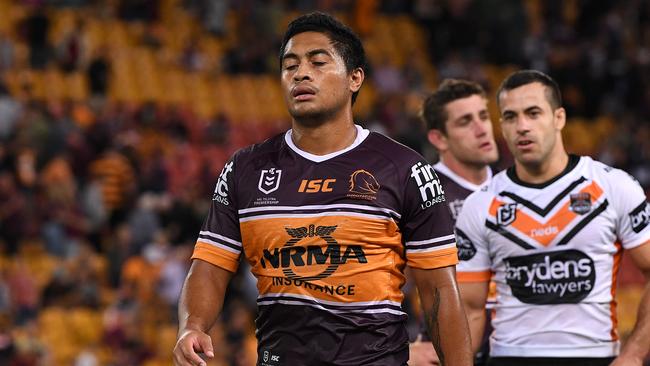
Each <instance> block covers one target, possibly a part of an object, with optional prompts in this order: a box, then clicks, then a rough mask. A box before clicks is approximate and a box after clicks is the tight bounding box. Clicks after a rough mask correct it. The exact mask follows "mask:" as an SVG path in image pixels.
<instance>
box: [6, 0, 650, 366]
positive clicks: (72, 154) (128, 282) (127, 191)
mask: <svg viewBox="0 0 650 366" xmlns="http://www.w3.org/2000/svg"><path fill="white" fill-rule="evenodd" d="M314 9H319V10H323V11H328V12H331V13H333V14H337V15H338V16H340V17H343V18H345V19H347V20H348V23H349V24H353V25H354V26H355V29H356V30H357V31H358V32H359V33H360V34H361V35H362V36H363V37H364V40H367V41H368V53H369V55H370V58H371V62H372V64H371V65H370V74H369V75H370V78H369V80H368V84H369V85H366V86H364V88H363V89H362V90H361V93H360V103H359V108H358V115H357V119H358V121H359V123H360V124H362V125H365V126H367V127H369V128H371V129H373V130H378V131H382V132H384V133H386V134H388V135H389V136H392V137H394V138H396V139H397V140H398V141H401V142H403V143H405V144H407V145H409V146H411V147H413V148H414V149H416V150H418V151H420V152H422V153H424V154H425V155H426V156H428V157H430V158H431V159H435V156H433V154H432V151H433V150H432V149H431V148H430V147H429V146H428V142H427V141H426V136H425V134H424V132H423V128H422V127H421V126H420V120H419V116H418V113H419V108H420V105H421V101H422V97H423V95H424V93H426V92H428V91H429V90H431V89H432V88H433V86H435V83H436V82H437V81H438V80H442V79H443V78H448V77H459V78H465V79H472V80H476V81H479V82H481V83H482V84H483V85H484V86H485V88H486V89H487V90H488V93H490V95H491V96H493V93H494V91H495V90H496V87H497V85H498V82H500V79H501V78H502V76H503V75H505V74H506V73H507V72H509V71H510V70H513V69H515V68H520V67H531V68H535V69H539V70H542V71H545V72H547V73H549V74H550V75H552V76H553V77H554V78H555V79H556V80H557V81H558V83H559V84H560V85H561V86H562V88H563V90H562V92H563V95H564V96H565V106H566V107H567V109H568V115H570V116H573V117H574V118H573V119H572V120H571V121H569V126H568V127H567V134H568V136H567V138H566V140H567V142H568V144H569V150H570V151H573V152H576V153H581V154H589V155H592V156H594V157H596V158H598V159H599V160H601V161H603V162H605V163H607V164H610V165H612V166H615V167H618V168H622V169H624V170H626V171H628V172H630V173H631V174H632V175H634V176H635V177H636V178H637V179H638V180H639V181H640V182H641V184H642V185H643V187H644V188H645V189H646V194H648V193H650V123H649V122H650V107H649V106H650V1H644V0H629V1H582V0H572V1H542V0H537V1H528V2H520V1H516V0H487V1H483V0H482V1H476V0H474V1H472V0H455V1H442V0H440V1H426V0H413V1H397V0H394V1H390V0H385V1H376V0H363V1H358V2H352V1H344V0H339V1H336V0H329V1H328V0H320V1H316V0H311V1H310V0H301V1H300V0H295V1H289V0H285V1H282V0H279V1H254V0H247V1H226V0H221V1H216V0H212V1H208V0H185V1H180V0H178V1H176V0H138V1H125V0H123V1H119V0H115V1H101V0H96V1H91V0H0V251H1V254H0V364H2V365H5V364H6V365H44V364H52V365H59V364H74V365H79V366H90V365H99V364H104V365H166V364H169V359H170V354H171V350H172V348H173V344H174V342H175V337H176V330H175V327H176V303H177V300H178V296H179V292H180V289H181V286H182V281H183V279H184V277H185V274H186V271H187V269H188V268H189V261H188V258H189V255H190V253H191V250H192V247H193V245H194V242H195V240H196V235H197V233H198V231H199V228H200V226H201V223H202V222H201V221H202V219H203V217H205V214H206V212H207V208H208V205H209V203H210V197H211V195H212V192H213V190H214V184H215V182H216V178H217V176H218V174H219V172H220V170H221V168H222V166H223V164H224V162H225V161H226V159H227V158H228V157H229V156H230V155H231V154H232V153H233V152H234V151H235V150H236V149H238V148H239V147H242V146H245V145H248V144H251V143H255V142H259V141H262V140H263V139H265V138H266V137H269V136H272V135H273V134H275V133H278V132H280V131H282V130H283V129H284V128H286V127H287V126H288V123H287V122H288V116H283V115H281V114H280V115H278V114H277V113H271V112H272V111H274V109H273V108H276V107H272V106H268V105H261V104H260V105H255V104H247V103H246V101H243V100H241V99H240V98H239V97H238V95H239V94H238V93H239V92H241V93H242V94H243V93H250V92H251V90H242V89H232V90H227V91H226V93H225V94H228V95H225V94H224V95H223V96H224V98H217V97H216V96H215V95H213V96H212V98H207V100H206V101H205V102H201V103H203V104H201V103H198V102H197V101H194V100H193V101H192V102H191V103H187V102H183V101H184V99H182V98H183V96H181V97H179V98H180V99H179V100H180V101H179V100H175V99H173V98H172V97H169V98H170V99H166V98H167V96H168V95H171V94H174V93H177V92H178V91H175V90H172V89H173V88H170V89H165V88H163V87H162V86H161V85H157V89H160V90H155V92H150V91H148V90H147V86H146V85H145V86H142V85H133V84H132V83H130V82H129V80H125V78H123V77H121V76H120V73H121V72H122V71H121V68H120V67H121V66H120V65H119V64H120V62H122V61H121V60H120V55H121V54H122V53H121V52H122V51H123V50H124V49H125V48H126V49H128V48H132V49H136V50H145V51H146V53H147V54H153V55H155V63H156V64H164V65H171V66H170V67H173V68H174V70H179V72H180V73H181V75H183V78H182V80H194V79H192V77H193V76H196V75H199V76H200V77H201V78H203V77H205V78H209V80H211V81H214V82H215V83H216V82H219V80H221V79H223V78H232V80H234V82H235V83H236V82H238V81H239V80H248V79H245V78H246V77H250V78H256V79H254V80H266V79H264V78H269V77H270V78H271V80H277V79H279V78H278V66H279V65H278V61H277V51H278V48H279V47H278V45H279V39H278V37H279V36H280V31H279V30H280V29H281V28H282V27H283V26H284V22H285V21H286V19H288V18H289V17H290V15H291V14H296V13H301V12H306V11H311V10H314ZM493 9H499V11H492V10H493ZM176 16H178V17H180V18H183V19H186V20H188V21H190V22H191V24H189V23H181V24H177V25H179V26H181V27H183V26H187V27H188V28H192V29H193V31H192V32H190V33H189V34H188V35H187V37H185V38H184V39H182V42H181V43H180V44H177V43H178V42H177V40H175V39H174V37H173V34H174V32H175V29H169V25H170V24H171V23H170V21H171V20H170V19H173V18H175V17H176ZM62 19H66V21H67V20H70V21H67V23H65V22H62V21H61V20H62ZM93 19H101V20H102V21H103V22H109V23H110V24H113V25H117V26H121V27H126V28H127V29H135V30H134V31H133V32H131V33H129V34H128V37H127V38H128V44H120V42H121V41H120V40H119V39H117V40H114V39H112V38H110V37H109V36H107V35H104V34H103V33H100V34H102V36H101V37H96V36H92V35H93V34H94V32H95V30H93V29H95V28H94V27H95V25H94V23H93ZM404 19H406V21H407V24H408V25H409V27H408V28H405V29H415V33H414V34H415V35H422V41H423V43H422V45H423V46H424V47H423V48H422V49H418V48H417V47H414V48H411V49H407V48H393V47H389V46H390V45H394V44H395V42H396V40H395V39H397V43H400V42H399V41H402V40H401V38H400V34H399V33H398V34H392V35H387V34H386V32H385V31H381V32H380V30H381V29H383V30H385V29H386V28H384V27H383V26H382V25H385V24H390V25H391V27H393V28H389V29H394V30H399V29H402V28H400V27H401V24H404ZM62 23H65V24H67V25H66V26H61V24H62ZM396 24H397V25H396ZM190 25H191V26H190ZM116 29H117V28H116ZM178 32H182V31H181V30H178ZM95 33H96V32H95ZM109 33H110V32H109ZM102 37H103V38H102ZM382 37H394V39H391V41H390V42H389V41H385V39H384V38H382ZM98 40H101V41H98ZM93 42H95V43H93ZM211 42H212V43H211ZM214 42H216V43H215V44H218V47H217V48H218V50H217V51H214V52H213V51H212V48H210V47H207V46H206V45H210V44H213V43H214ZM404 42H405V43H406V41H405V40H404ZM416 46H417V44H416ZM400 52H401V53H400ZM138 65H141V64H139V63H136V64H135V66H134V65H131V66H129V67H131V68H132V70H131V71H130V72H131V74H128V76H129V77H133V78H138V77H139V75H137V74H140V73H143V74H144V73H146V72H148V71H147V70H144V69H143V70H141V69H139V68H138V67H139V66H138ZM155 70H159V71H160V70H163V68H161V67H158V68H157V69H155ZM39 75H41V76H42V75H50V76H51V75H54V76H55V77H52V78H48V77H45V78H44V79H38V77H40V76H39ZM251 75H252V76H251ZM152 77H153V78H154V80H156V78H159V77H160V75H158V76H152ZM39 80H40V81H39ZM56 80H71V81H70V82H65V83H61V82H55V81H56ZM74 80H77V81H79V82H80V84H79V83H78V84H74V83H75V81H74ZM138 80H140V79H138ZM183 82H185V81H183ZM73 85H77V89H74V87H73ZM166 85H171V86H175V84H174V83H173V82H172V83H170V84H166ZM247 85H249V86H251V85H252V86H253V87H254V86H255V85H260V84H256V83H252V84H247ZM154 86H156V84H155V83H154ZM67 87H70V88H71V89H70V91H68V90H67V89H66V90H52V89H58V88H67ZM129 88H133V89H138V88H139V89H140V90H139V92H130V91H129ZM179 88H180V85H179ZM185 88H186V89H183V90H189V89H192V86H189V87H188V86H186V87H185ZM75 90H76V91H75ZM256 92H260V93H262V94H265V93H268V94H272V93H273V91H272V90H270V89H269V90H266V89H264V90H260V91H256ZM258 97H259V96H258ZM268 100H269V101H270V103H280V104H281V103H282V100H281V99H278V98H275V99H268ZM195 102H196V103H195ZM492 103H494V101H492ZM206 104H207V105H206ZM229 104H241V105H239V106H238V107H237V108H240V109H244V111H241V110H239V109H232V108H235V107H233V106H232V105H229ZM493 105H494V104H493ZM278 107H280V109H282V105H279V106H278ZM247 110H249V111H247ZM250 110H253V111H250ZM257 110H259V111H257ZM269 111H271V112H269ZM267 112H268V113H267ZM491 112H492V113H493V121H494V122H495V128H497V129H498V118H496V114H495V113H496V109H495V108H493V110H492V111H491ZM267 114H268V117H266V115H267ZM498 135H499V134H498V133H497V136H498ZM502 147H503V146H502ZM501 151H502V153H503V154H504V157H503V158H502V160H501V161H500V162H499V166H500V167H505V166H508V165H509V164H510V163H511V159H510V158H509V157H508V156H507V154H506V149H505V148H502V149H501ZM242 267H244V268H241V269H240V272H241V273H247V272H248V271H247V270H246V268H245V266H242ZM625 268H626V267H625V265H623V273H622V275H621V277H620V280H621V281H622V282H624V283H627V284H629V285H630V286H633V285H634V284H638V283H640V281H641V280H640V279H639V278H638V275H637V274H635V273H634V272H626V270H625ZM411 287H412V285H411V284H407V286H406V288H405V291H407V292H408V291H409V290H410V289H411ZM228 294H229V295H228V297H227V299H226V305H225V307H224V314H223V316H222V317H221V319H220V321H219V323H218V324H217V326H215V328H214V329H213V339H215V340H216V341H215V342H216V343H217V344H219V345H220V346H219V347H217V352H218V355H217V356H218V357H217V361H215V362H216V363H215V364H224V365H250V364H254V357H255V338H254V333H253V332H254V326H253V319H252V316H253V315H252V314H254V309H255V297H256V289H255V283H254V281H253V280H252V278H251V277H250V276H248V275H243V274H242V275H239V276H237V277H235V279H234V281H233V282H232V283H231V288H230V289H229V292H228ZM622 296H625V295H622ZM633 299H634V293H631V295H628V297H627V298H624V299H621V300H622V304H621V311H622V312H623V311H624V310H625V309H626V307H625V306H626V303H625V300H628V301H632V300H633ZM627 306H632V307H633V306H634V304H633V301H632V305H627ZM406 307H407V308H411V312H412V313H414V314H417V313H418V310H417V306H416V305H415V304H412V303H410V302H409V303H407V304H406ZM628 313H635V311H629V312H628ZM632 322H633V319H632ZM625 324H626V323H625V322H624V321H623V322H622V324H621V326H624V325H625ZM629 324H630V322H629V321H628V322H627V325H628V326H629ZM415 331H416V329H414V332H415Z"/></svg>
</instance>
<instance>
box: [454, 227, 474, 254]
mask: <svg viewBox="0 0 650 366" xmlns="http://www.w3.org/2000/svg"><path fill="white" fill-rule="evenodd" d="M456 246H457V247H458V260H461V261H468V260H470V259H472V258H474V256H475V255H476V246H475V245H474V243H472V241H471V240H470V238H469V237H468V236H467V235H466V234H465V233H464V232H463V231H462V230H460V229H458V228H457V229H456Z"/></svg>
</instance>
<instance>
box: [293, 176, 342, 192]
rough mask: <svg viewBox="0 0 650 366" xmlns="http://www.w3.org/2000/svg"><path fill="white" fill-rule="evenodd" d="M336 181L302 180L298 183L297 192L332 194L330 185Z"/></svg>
mask: <svg viewBox="0 0 650 366" xmlns="http://www.w3.org/2000/svg"><path fill="white" fill-rule="evenodd" d="M335 182H336V179H303V180H302V182H300V187H299V188H298V192H301V193H317V192H332V187H330V185H331V184H334V183H335Z"/></svg>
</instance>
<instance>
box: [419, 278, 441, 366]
mask: <svg viewBox="0 0 650 366" xmlns="http://www.w3.org/2000/svg"><path fill="white" fill-rule="evenodd" d="M439 310H440V290H438V289H437V288H435V289H433V305H432V306H431V309H428V311H425V312H424V315H425V318H426V319H425V320H426V322H427V326H428V328H429V336H430V337H431V343H433V348H435V349H436V353H437V354H438V358H439V359H440V364H441V365H443V366H444V365H445V354H444V352H443V351H442V345H441V344H440V341H441V340H440V324H439V321H438V311H439Z"/></svg>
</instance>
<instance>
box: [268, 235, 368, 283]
mask: <svg viewBox="0 0 650 366" xmlns="http://www.w3.org/2000/svg"><path fill="white" fill-rule="evenodd" d="M336 228H337V226H336V225H334V226H315V225H309V226H303V227H296V228H285V230H286V231H287V234H289V236H290V237H291V238H290V239H289V240H288V241H287V242H286V243H285V244H284V246H283V247H282V248H274V249H273V251H270V250H268V249H264V251H263V258H262V259H261V260H260V264H261V265H262V268H267V267H272V268H282V272H283V273H284V275H285V277H286V278H288V279H290V280H300V281H313V280H319V279H323V278H326V277H329V276H331V275H332V274H333V273H334V272H335V271H336V270H337V269H338V268H339V266H340V265H344V264H346V263H347V262H348V261H356V262H357V263H361V264H365V263H368V259H367V258H366V253H365V252H364V250H363V247H362V246H361V245H341V244H339V243H338V242H337V241H336V239H335V238H334V237H333V236H332V234H333V233H334V231H335V230H336ZM301 242H302V243H301ZM304 242H309V243H310V244H308V245H305V244H304ZM297 272H299V273H297Z"/></svg>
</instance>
